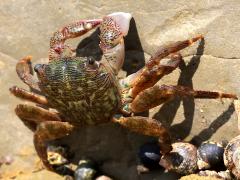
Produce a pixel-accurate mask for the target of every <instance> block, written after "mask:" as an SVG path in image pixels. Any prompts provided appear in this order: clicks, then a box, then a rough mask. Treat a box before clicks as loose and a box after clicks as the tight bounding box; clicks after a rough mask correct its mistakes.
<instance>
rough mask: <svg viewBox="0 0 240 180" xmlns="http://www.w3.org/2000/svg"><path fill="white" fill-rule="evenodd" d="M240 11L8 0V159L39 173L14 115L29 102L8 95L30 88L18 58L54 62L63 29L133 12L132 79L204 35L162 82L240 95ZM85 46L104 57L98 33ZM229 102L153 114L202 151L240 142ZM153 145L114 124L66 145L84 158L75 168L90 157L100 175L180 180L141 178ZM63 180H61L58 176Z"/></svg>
mask: <svg viewBox="0 0 240 180" xmlns="http://www.w3.org/2000/svg"><path fill="white" fill-rule="evenodd" d="M239 9H240V2H239V0H230V1H224V0H220V1H209V0H203V1H201V2H199V1H198V0H192V1H191V2H190V1H186V0H174V1H170V0H169V1H157V0H154V1H151V3H148V2H147V1H138V2H135V1H116V0H114V1H113V0H111V1H110V0H106V1H97V2H95V1H92V2H91V1H86V0H83V1H64V2H63V1H61V3H60V2H59V1H56V0H51V1H44V0H41V1H38V0H32V1H24V0H18V1H16V0H1V2H0V22H1V24H2V25H1V26H0V42H1V45H0V51H1V52H2V53H1V54H0V75H1V76H0V77H1V78H0V85H1V92H0V101H1V102H2V103H1V104H0V113H1V116H0V127H1V131H0V135H1V137H4V138H1V139H0V143H1V144H2V146H0V156H3V155H11V156H13V157H14V159H15V161H14V163H17V164H18V165H17V166H15V167H19V168H20V170H21V171H24V168H27V169H28V170H29V168H32V169H33V170H34V168H33V164H36V155H35V151H34V150H33V145H32V133H31V132H30V131H29V130H28V129H27V128H26V127H24V126H23V125H22V123H21V122H20V121H19V120H18V118H17V117H16V116H15V114H14V107H15V106H16V104H17V103H20V102H22V101H20V100H17V99H16V98H14V97H12V96H10V95H9V92H8V88H9V87H11V86H12V85H19V86H21V87H26V86H25V85H23V83H22V82H21V81H20V80H19V79H18V78H17V75H16V73H15V64H16V62H17V60H16V59H19V58H21V57H23V56H26V55H32V56H33V58H34V59H33V61H34V63H36V62H37V59H40V58H44V57H47V55H48V54H47V53H48V47H49V38H50V36H51V35H52V33H53V32H54V31H56V30H57V29H58V28H60V27H62V26H63V25H65V24H67V23H69V22H72V21H76V20H78V19H85V18H87V19H89V18H99V17H102V16H104V15H106V14H109V13H111V12H114V11H125V12H130V13H132V15H133V17H134V21H133V20H132V22H131V29H130V32H129V35H128V37H127V38H126V62H125V64H124V67H123V70H124V71H126V72H125V74H131V73H133V72H135V71H136V70H137V69H139V68H140V67H142V66H143V64H144V60H147V59H148V58H149V56H150V55H151V54H153V53H154V52H155V51H156V49H157V48H158V47H159V46H160V45H162V44H165V43H167V42H170V41H177V40H183V39H186V38H190V37H193V36H194V35H196V34H203V35H204V36H205V41H204V42H202V43H200V44H199V43H196V44H195V45H193V46H191V47H190V48H187V49H186V50H183V51H182V54H183V56H184V60H185V64H182V65H181V66H180V68H179V69H177V70H175V71H174V73H172V74H170V75H168V76H166V77H165V78H164V79H163V80H162V81H161V82H160V83H165V84H180V85H186V86H190V87H194V88H195V89H201V90H215V91H223V92H231V93H236V94H237V95H240V88H239V84H240V73H239V71H238V70H239V69H240V63H239V62H240V51H239V49H240V44H239V42H238V41H239V40H238V37H239V36H240V22H239V19H240V11H239ZM87 36H89V35H87ZM81 39H83V38H80V39H77V40H71V41H68V42H69V43H70V44H72V45H73V46H75V47H77V46H78V54H84V55H88V54H92V53H93V54H97V53H98V52H99V49H98V48H97V45H98V42H97V41H98V38H97V32H95V33H93V34H92V35H90V36H89V37H88V38H87V39H85V41H83V42H82V43H80V44H79V42H80V40H81ZM87 43H89V45H86V44H87ZM84 47H85V48H84ZM80 48H83V49H82V50H81V49H80ZM86 48H88V50H85V49H86ZM196 54H197V55H196ZM124 71H123V72H124ZM122 74H123V75H124V73H122ZM223 102H224V103H222V102H221V101H220V100H193V99H184V100H180V99H175V100H173V101H171V102H169V103H166V104H165V105H163V106H159V107H157V108H155V109H153V110H151V111H150V113H149V116H151V117H154V118H156V119H157V120H159V121H161V122H163V123H164V124H165V125H166V126H167V127H169V128H170V130H171V133H172V136H173V137H174V138H175V139H185V140H187V141H192V142H194V143H196V144H199V143H200V142H201V141H205V140H207V139H212V140H222V139H227V140H229V139H231V138H232V137H234V136H236V135H238V129H237V118H236V114H235V111H234V106H233V104H232V102H231V100H223ZM146 141H149V138H147V137H144V136H141V135H136V134H134V133H131V132H128V131H127V130H125V129H122V128H120V127H118V126H115V125H111V124H107V125H101V126H99V127H92V128H86V129H83V130H82V131H81V132H74V133H73V134H72V135H71V136H70V137H68V138H64V139H63V140H62V142H59V143H63V142H64V143H66V144H69V145H71V150H72V151H74V152H75V154H76V157H75V158H74V161H75V163H77V160H78V159H79V158H81V157H82V156H88V157H91V158H93V159H94V160H96V161H97V162H99V163H100V170H102V171H103V172H104V173H105V174H107V175H109V176H110V177H113V178H117V179H138V178H140V179H144V180H145V179H152V178H155V179H161V178H163V177H164V179H176V177H174V176H173V175H171V174H164V173H162V171H161V172H152V173H150V174H146V175H140V176H139V175H138V174H137V171H136V165H137V163H138V160H137V151H138V148H139V146H140V145H141V144H143V143H144V142H146ZM24 149H32V150H31V151H30V152H29V151H28V153H29V158H30V159H24V158H23V156H21V153H20V152H22V151H23V150H24ZM9 167H11V166H9ZM22 167H23V170H22V169H21V168H22ZM10 170H11V168H10ZM12 171H14V164H13V167H12ZM6 172H8V170H7V169H6V168H4V167H3V166H2V167H1V168H0V173H1V174H4V173H5V174H6ZM32 176H33V177H32ZM37 176H38V173H35V174H33V175H31V177H32V179H34V178H35V179H36V178H37ZM40 176H42V177H44V176H46V174H45V173H44V172H43V173H42V171H40ZM19 178H20V176H19ZM17 179H18V178H17ZM39 179H40V178H39ZM56 179H61V178H60V177H57V176H56Z"/></svg>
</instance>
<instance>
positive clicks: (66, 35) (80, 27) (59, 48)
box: [49, 19, 102, 60]
mask: <svg viewBox="0 0 240 180" xmlns="http://www.w3.org/2000/svg"><path fill="white" fill-rule="evenodd" d="M101 22H102V19H93V20H80V21H78V22H75V23H71V24H69V25H67V26H65V27H63V28H61V29H59V30H58V31H56V32H55V33H54V34H53V36H52V37H51V39H50V52H49V60H53V59H54V58H57V57H59V56H60V55H61V54H62V53H64V52H63V51H64V50H69V51H74V50H72V49H71V48H70V47H69V46H67V45H65V44H64V43H65V41H66V40H67V39H70V38H76V37H79V36H81V35H83V34H85V33H87V32H88V31H90V30H91V29H93V28H95V27H96V26H98V25H99V24H100V23H101ZM65 53H66V52H65ZM68 53H71V52H68Z"/></svg>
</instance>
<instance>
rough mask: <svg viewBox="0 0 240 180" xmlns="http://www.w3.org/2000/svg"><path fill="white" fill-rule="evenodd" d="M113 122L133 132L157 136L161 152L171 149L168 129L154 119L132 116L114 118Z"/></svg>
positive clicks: (164, 152)
mask: <svg viewBox="0 0 240 180" xmlns="http://www.w3.org/2000/svg"><path fill="white" fill-rule="evenodd" d="M113 122H115V123H118V124H120V125H122V126H124V127H126V128H128V129H129V130H132V131H134V132H137V133H140V134H144V135H147V136H154V137H158V138H159V144H160V149H161V153H162V154H166V153H168V152H169V151H171V149H172V147H171V138H170V135H169V132H168V130H167V129H166V128H165V127H164V126H163V125H162V124H161V123H160V122H158V121H157V120H155V119H151V118H147V117H141V116H134V117H121V118H120V119H115V118H114V119H113Z"/></svg>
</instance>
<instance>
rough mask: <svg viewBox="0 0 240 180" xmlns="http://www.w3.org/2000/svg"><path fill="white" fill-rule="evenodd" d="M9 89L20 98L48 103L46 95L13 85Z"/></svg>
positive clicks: (42, 103)
mask: <svg viewBox="0 0 240 180" xmlns="http://www.w3.org/2000/svg"><path fill="white" fill-rule="evenodd" d="M9 91H10V92H11V93H12V94H13V95H14V96H16V97H18V98H21V99H24V100H28V101H31V102H34V103H37V104H41V105H48V101H47V99H46V98H45V97H44V96H41V95H38V94H36V93H34V92H30V91H27V90H25V89H22V88H19V87H17V86H13V87H11V88H10V89H9Z"/></svg>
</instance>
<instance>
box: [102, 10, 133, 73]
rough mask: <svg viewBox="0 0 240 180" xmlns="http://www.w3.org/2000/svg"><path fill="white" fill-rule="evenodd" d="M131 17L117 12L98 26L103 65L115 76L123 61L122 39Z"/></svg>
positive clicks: (126, 31)
mask: <svg viewBox="0 0 240 180" xmlns="http://www.w3.org/2000/svg"><path fill="white" fill-rule="evenodd" d="M131 18H132V16H131V14H129V13H123V12H117V13H112V14H109V15H108V16H106V17H104V18H103V22H102V23H101V26H100V40H101V42H100V45H99V46H100V48H101V49H102V51H103V55H104V58H103V61H102V62H103V63H105V64H108V65H109V66H110V68H111V69H112V71H113V72H114V74H115V75H116V74H117V73H118V71H119V70H120V69H121V67H122V65H123V61H124V55H125V48H124V40H123V37H124V36H126V35H127V33H128V29H129V24H130V20H131Z"/></svg>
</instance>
